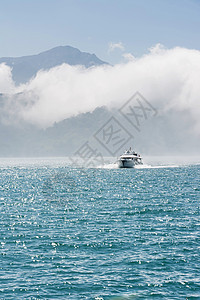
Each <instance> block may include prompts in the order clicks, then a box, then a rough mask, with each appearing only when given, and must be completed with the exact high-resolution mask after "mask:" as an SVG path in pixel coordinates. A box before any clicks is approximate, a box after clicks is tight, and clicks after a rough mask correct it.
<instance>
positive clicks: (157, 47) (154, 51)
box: [149, 43, 166, 54]
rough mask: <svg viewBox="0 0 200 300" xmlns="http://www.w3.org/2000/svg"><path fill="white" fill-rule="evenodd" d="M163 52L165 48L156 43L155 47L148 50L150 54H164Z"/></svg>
mask: <svg viewBox="0 0 200 300" xmlns="http://www.w3.org/2000/svg"><path fill="white" fill-rule="evenodd" d="M165 50H166V49H165V46H164V45H162V44H160V43H157V44H156V45H154V46H152V47H151V48H149V51H150V53H151V54H162V53H165Z"/></svg>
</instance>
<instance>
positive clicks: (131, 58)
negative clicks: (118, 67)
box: [122, 53, 135, 61]
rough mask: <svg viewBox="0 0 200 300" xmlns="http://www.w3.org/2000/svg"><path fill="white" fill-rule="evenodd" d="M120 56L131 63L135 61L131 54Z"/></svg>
mask: <svg viewBox="0 0 200 300" xmlns="http://www.w3.org/2000/svg"><path fill="white" fill-rule="evenodd" d="M122 56H123V57H124V58H125V60H127V61H133V60H135V57H134V56H133V55H132V54H131V53H124V54H122Z"/></svg>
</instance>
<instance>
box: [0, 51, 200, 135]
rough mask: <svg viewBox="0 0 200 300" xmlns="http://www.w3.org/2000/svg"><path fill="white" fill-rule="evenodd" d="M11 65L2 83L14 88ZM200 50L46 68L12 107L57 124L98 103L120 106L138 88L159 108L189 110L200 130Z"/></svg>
mask: <svg viewBox="0 0 200 300" xmlns="http://www.w3.org/2000/svg"><path fill="white" fill-rule="evenodd" d="M10 74H11V73H10V70H9V68H8V67H5V66H1V71H0V86H1V88H2V90H5V91H8V90H9V88H11V89H12V88H13V86H14V84H13V82H12V81H11V77H10ZM199 78H200V51H197V50H189V49H184V48H174V49H169V50H167V49H163V50H162V52H153V53H152V52H151V53H149V54H147V55H145V56H143V57H141V58H138V59H135V60H133V61H129V62H127V63H123V64H118V65H115V66H107V65H106V66H98V67H93V68H89V69H85V68H83V67H80V66H69V65H66V64H63V65H61V66H58V67H55V68H52V69H50V70H49V71H40V72H39V73H38V74H37V76H36V77H35V78H34V79H33V80H31V81H30V82H28V83H27V84H25V85H22V86H20V87H18V88H16V90H15V91H16V92H17V91H19V90H22V91H23V93H22V94H19V95H18V96H17V98H16V97H13V100H12V101H11V102H9V103H10V106H8V107H9V108H8V110H10V111H12V114H14V113H15V117H16V116H17V117H20V118H22V119H24V120H26V121H27V122H30V123H33V124H37V125H38V126H41V127H48V126H51V125H52V124H53V123H54V122H59V121H61V120H63V119H65V118H68V117H71V116H73V115H77V114H79V113H84V112H88V111H92V110H94V109H95V108H96V107H98V106H102V105H105V106H107V107H110V108H111V107H115V108H118V107H120V106H121V105H122V104H123V103H124V102H125V101H126V100H127V99H129V98H130V97H131V96H132V95H133V94H134V93H135V92H136V91H139V92H140V93H142V94H143V95H144V96H145V98H146V99H147V100H148V101H150V102H151V103H152V105H153V106H154V107H155V108H156V109H157V110H158V111H159V114H162V113H163V114H164V113H165V112H168V113H169V112H170V111H172V112H177V111H178V112H185V111H187V112H188V115H190V116H191V124H192V123H194V130H196V131H197V132H200V117H199V116H200V84H199Z"/></svg>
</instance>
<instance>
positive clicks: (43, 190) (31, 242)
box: [0, 158, 200, 300]
mask: <svg viewBox="0 0 200 300" xmlns="http://www.w3.org/2000/svg"><path fill="white" fill-rule="evenodd" d="M199 204H200V161H195V160H194V161H193V162H192V163H191V162H188V161H187V159H186V160H185V162H184V160H183V161H182V162H180V161H179V160H176V159H175V160H174V161H173V163H171V161H170V159H168V160H166V159H165V160H164V159H163V160H162V158H160V160H159V163H158V162H155V159H154V160H152V161H150V160H149V161H148V163H146V164H145V165H143V166H139V167H138V168H135V169H118V168H117V167H116V165H115V164H114V163H112V162H111V163H108V164H107V165H103V166H98V167H95V168H94V167H91V168H86V167H84V166H82V167H76V166H73V165H71V164H69V162H68V160H67V159H66V158H37V159H36V158H35V159H33V158H29V159H27V158H26V159H22V158H18V159H14V158H13V159H9V158H6V159H3V158H2V159H0V299H15V300H16V299H69V300H72V299H74V300H75V299H77V300H78V299H94V300H122V299H125V300H132V299H134V300H136V299H158V300H159V299H181V300H182V299H200V230H199V228H200V214H199Z"/></svg>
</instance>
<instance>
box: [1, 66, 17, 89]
mask: <svg viewBox="0 0 200 300" xmlns="http://www.w3.org/2000/svg"><path fill="white" fill-rule="evenodd" d="M14 88H15V85H14V83H13V80H12V70H11V68H9V67H8V66H7V65H5V64H4V63H3V64H0V93H8V94H9V93H12V92H13V91H14Z"/></svg>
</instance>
